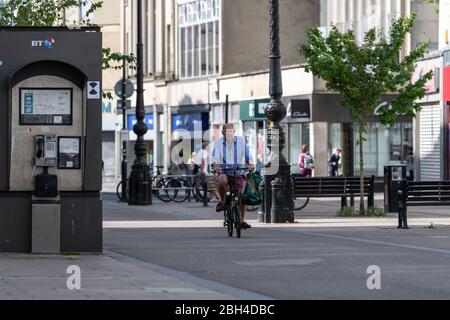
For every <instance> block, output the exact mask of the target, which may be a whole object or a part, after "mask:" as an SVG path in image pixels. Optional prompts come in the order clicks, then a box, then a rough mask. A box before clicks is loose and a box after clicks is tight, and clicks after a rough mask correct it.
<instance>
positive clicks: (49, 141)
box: [34, 134, 57, 167]
mask: <svg viewBox="0 0 450 320" xmlns="http://www.w3.org/2000/svg"><path fill="white" fill-rule="evenodd" d="M56 142H57V139H56V135H54V134H47V135H37V136H35V137H34V165H35V167H56V165H57V160H56Z"/></svg>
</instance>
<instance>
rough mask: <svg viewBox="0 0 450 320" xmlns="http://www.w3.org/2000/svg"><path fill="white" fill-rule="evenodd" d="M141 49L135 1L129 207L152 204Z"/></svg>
mask: <svg viewBox="0 0 450 320" xmlns="http://www.w3.org/2000/svg"><path fill="white" fill-rule="evenodd" d="M143 48H144V45H143V43H142V1H141V0H138V1H137V55H136V59H137V86H136V87H137V88H136V94H137V101H136V119H137V123H136V125H135V126H134V128H133V131H134V133H135V134H136V135H137V141H136V145H135V147H134V150H135V154H136V160H135V161H134V163H133V166H132V167H131V174H130V180H129V200H128V204H129V205H136V206H147V205H151V204H152V199H151V183H150V182H151V177H150V169H149V166H148V164H147V161H146V149H147V148H146V145H145V142H144V135H145V134H146V133H147V131H148V127H147V125H146V124H145V122H144V119H145V107H144V71H143V64H142V62H143Z"/></svg>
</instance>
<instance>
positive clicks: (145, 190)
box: [128, 165, 152, 206]
mask: <svg viewBox="0 0 450 320" xmlns="http://www.w3.org/2000/svg"><path fill="white" fill-rule="evenodd" d="M149 172H150V170H149V166H147V165H145V166H133V167H132V171H131V175H130V180H129V186H128V188H129V199H128V205H130V206H149V205H151V204H152V198H151V178H150V173H149Z"/></svg>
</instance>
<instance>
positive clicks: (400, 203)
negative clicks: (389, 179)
mask: <svg viewBox="0 0 450 320" xmlns="http://www.w3.org/2000/svg"><path fill="white" fill-rule="evenodd" d="M397 195H398V203H397V205H398V227H397V229H402V228H403V191H402V190H398V191H397Z"/></svg>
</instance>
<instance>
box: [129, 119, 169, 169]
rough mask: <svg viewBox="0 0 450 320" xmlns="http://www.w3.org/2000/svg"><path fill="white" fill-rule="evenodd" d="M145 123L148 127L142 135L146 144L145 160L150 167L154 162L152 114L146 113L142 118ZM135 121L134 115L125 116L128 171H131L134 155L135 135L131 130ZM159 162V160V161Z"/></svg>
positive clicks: (153, 123) (154, 138) (153, 122)
mask: <svg viewBox="0 0 450 320" xmlns="http://www.w3.org/2000/svg"><path fill="white" fill-rule="evenodd" d="M144 122H145V124H146V125H147V127H148V131H147V133H146V134H145V135H144V141H145V146H146V160H147V163H148V165H149V166H150V168H151V169H152V168H154V166H155V165H156V163H155V160H156V159H155V157H154V155H155V149H154V147H155V140H156V137H155V121H154V115H153V114H146V115H145V119H144ZM136 123H137V120H136V115H135V114H129V115H128V116H127V128H128V143H127V164H128V172H131V166H132V165H133V162H134V160H135V159H136V155H135V152H134V147H135V145H136V140H137V135H136V134H135V133H134V131H133V127H134V125H135V124H136ZM160 163H161V162H160Z"/></svg>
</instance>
